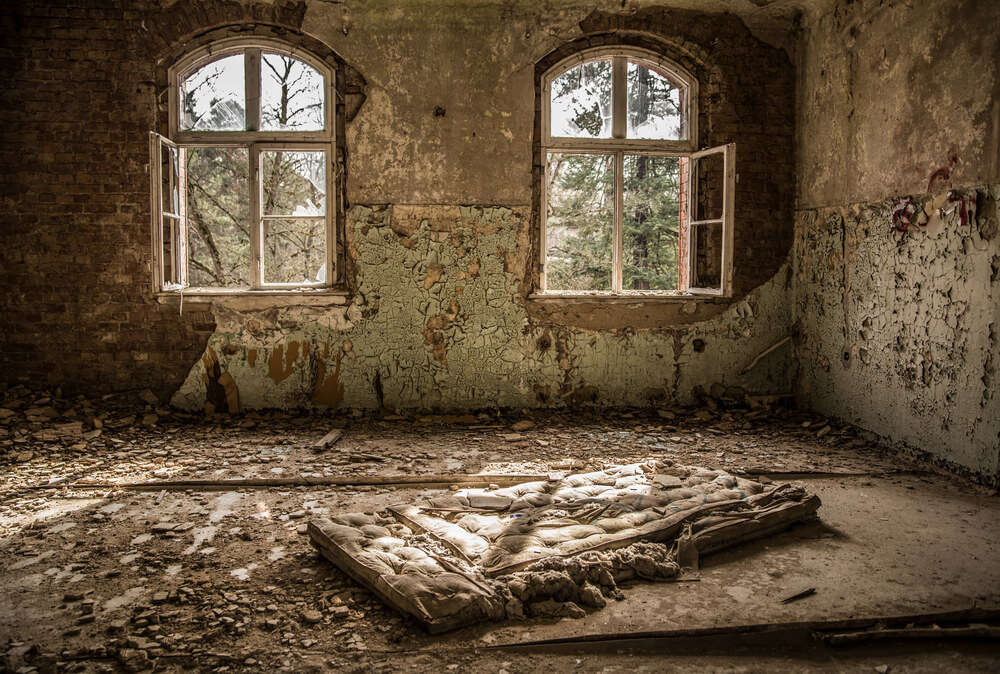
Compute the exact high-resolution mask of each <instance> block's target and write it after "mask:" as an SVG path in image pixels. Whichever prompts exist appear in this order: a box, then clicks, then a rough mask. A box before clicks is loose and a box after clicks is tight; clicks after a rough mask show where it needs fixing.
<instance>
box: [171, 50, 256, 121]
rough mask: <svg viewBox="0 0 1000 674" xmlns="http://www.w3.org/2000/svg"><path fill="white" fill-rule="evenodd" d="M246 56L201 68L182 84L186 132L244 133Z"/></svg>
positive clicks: (182, 110)
mask: <svg viewBox="0 0 1000 674" xmlns="http://www.w3.org/2000/svg"><path fill="white" fill-rule="evenodd" d="M245 93H246V82H245V80H244V76H243V54H234V55H232V56H226V57H225V58H221V59H219V60H218V61H212V62H211V63H209V64H208V65H206V66H203V67H201V68H199V69H198V70H197V71H195V72H194V74H192V75H191V76H190V77H188V78H187V79H186V80H184V82H182V83H181V87H180V95H181V124H180V128H181V129H182V130H184V131H242V130H244V129H245V128H246V107H245V106H246V103H245V101H246V95H245Z"/></svg>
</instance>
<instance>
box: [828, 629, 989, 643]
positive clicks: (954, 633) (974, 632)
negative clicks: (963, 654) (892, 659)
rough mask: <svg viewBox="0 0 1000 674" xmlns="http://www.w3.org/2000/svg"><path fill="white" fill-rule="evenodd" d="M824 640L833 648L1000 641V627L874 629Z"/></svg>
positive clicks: (839, 633) (837, 634) (838, 633)
mask: <svg viewBox="0 0 1000 674" xmlns="http://www.w3.org/2000/svg"><path fill="white" fill-rule="evenodd" d="M822 639H823V641H825V642H826V643H828V644H830V645H831V646H845V645H848V644H857V643H863V642H865V641H885V640H888V639H1000V627H993V626H992V625H969V626H967V627H904V628H900V629H888V630H880V629H874V630H865V631H862V632H837V633H835V634H824V635H822Z"/></svg>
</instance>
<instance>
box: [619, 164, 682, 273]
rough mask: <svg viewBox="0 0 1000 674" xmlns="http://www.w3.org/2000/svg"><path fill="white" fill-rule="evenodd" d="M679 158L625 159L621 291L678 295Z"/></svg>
mask: <svg viewBox="0 0 1000 674" xmlns="http://www.w3.org/2000/svg"><path fill="white" fill-rule="evenodd" d="M680 190H681V177H680V158H678V157H654V156H648V155H629V154H627V155H625V185H624V202H623V205H624V209H623V212H622V225H623V227H624V229H623V231H622V244H623V247H622V290H676V289H677V238H678V229H679V226H680Z"/></svg>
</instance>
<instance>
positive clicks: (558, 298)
mask: <svg viewBox="0 0 1000 674" xmlns="http://www.w3.org/2000/svg"><path fill="white" fill-rule="evenodd" d="M528 299H529V300H532V301H539V302H610V303H632V304H634V303H637V302H663V303H668V304H669V303H675V304H682V303H685V302H708V303H727V302H729V298H727V297H724V296H723V295H715V294H709V293H686V292H669V293H667V292H656V291H649V292H643V291H632V292H623V293H612V292H601V291H593V292H588V291H581V292H575V293H574V292H536V293H531V294H530V295H528Z"/></svg>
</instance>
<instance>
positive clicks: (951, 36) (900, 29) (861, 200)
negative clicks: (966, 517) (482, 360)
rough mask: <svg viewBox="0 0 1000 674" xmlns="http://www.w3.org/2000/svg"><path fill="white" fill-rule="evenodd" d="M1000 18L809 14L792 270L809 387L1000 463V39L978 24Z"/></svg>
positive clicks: (932, 450)
mask: <svg viewBox="0 0 1000 674" xmlns="http://www.w3.org/2000/svg"><path fill="white" fill-rule="evenodd" d="M998 24H1000V5H997V4H996V3H993V2H978V1H975V0H965V1H956V2H947V3H931V4H928V5H923V4H921V5H920V6H916V5H912V6H911V5H909V4H907V3H893V2H889V3H884V2H879V3H876V2H855V3H850V2H841V3H836V5H835V6H834V7H833V9H832V10H831V11H829V12H827V13H824V14H821V15H816V16H812V17H810V18H809V19H808V20H807V22H806V32H805V35H804V38H803V40H802V43H801V45H802V55H801V59H800V60H801V70H800V73H799V77H800V89H799V91H800V97H801V100H800V104H799V127H798V136H799V139H800V155H799V169H798V171H799V176H800V180H799V187H798V189H799V198H798V211H797V214H796V241H795V246H794V251H795V252H794V282H793V285H794V288H795V312H796V321H797V323H798V326H799V328H800V336H799V339H798V340H797V347H796V350H797V354H796V355H797V358H798V361H799V367H800V379H799V387H798V388H799V393H800V396H801V398H802V399H803V400H804V401H805V402H806V403H807V404H808V405H810V406H812V407H814V408H815V409H817V410H819V411H821V412H824V413H827V414H831V415H835V416H837V417H841V418H843V419H845V420H847V421H850V422H853V423H856V424H858V425H860V426H862V427H864V428H867V429H869V430H871V431H873V432H875V433H876V434H878V435H880V436H882V437H884V438H886V439H890V440H892V441H895V442H897V443H898V444H901V445H903V446H905V447H909V448H912V449H916V450H919V451H921V452H926V453H929V454H932V455H934V456H935V457H938V458H940V459H942V460H944V461H946V462H948V463H951V464H954V465H958V466H962V467H964V468H966V469H971V470H973V471H975V472H977V473H980V474H982V475H986V476H988V477H989V476H992V477H993V478H994V479H995V477H996V476H997V474H998V461H1000V396H998V395H997V391H998V381H997V367H998V363H1000V360H998V359H1000V271H998V270H1000V244H998V236H997V232H998V229H997V227H998V224H997V223H998V219H997V216H998V214H997V207H996V199H997V197H998V186H997V184H996V183H997V182H998V181H1000V168H998V161H1000V153H998V150H997V143H998V140H1000V73H998V72H997V64H998V63H1000V39H998V36H997V34H996V31H976V30H973V31H970V30H968V26H970V25H981V26H985V25H998ZM959 33H960V35H959ZM899 35H906V36H907V39H906V40H898V39H894V36H899ZM845 42H846V48H845ZM845 92H846V94H847V96H845V95H844V94H845Z"/></svg>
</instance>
